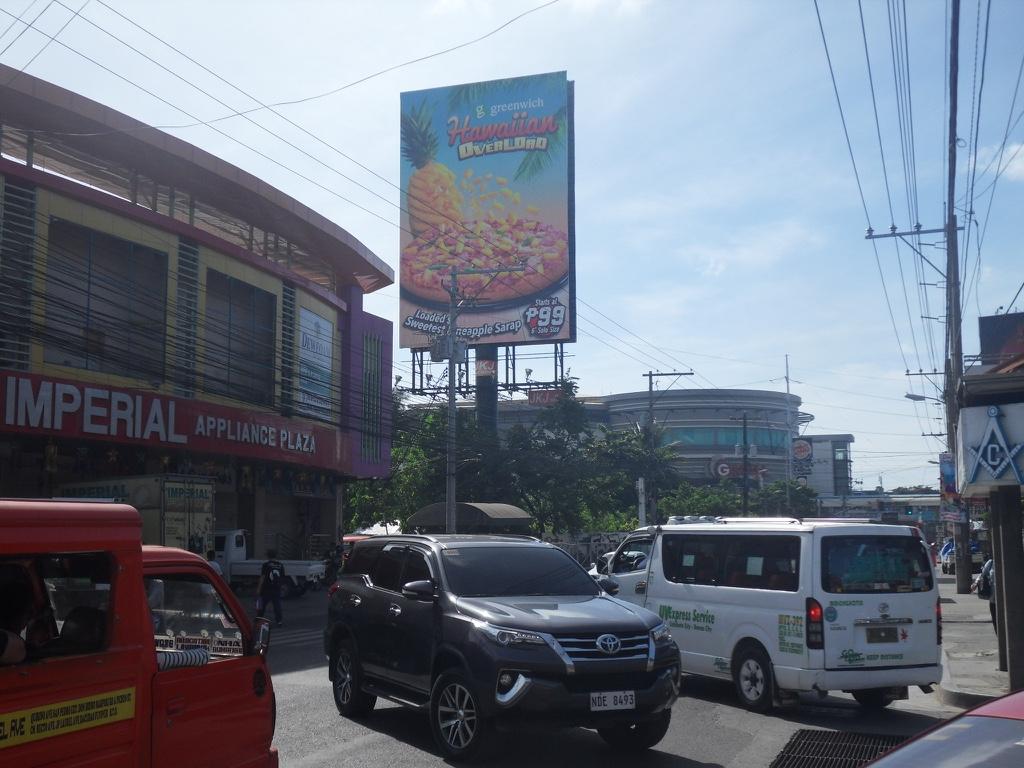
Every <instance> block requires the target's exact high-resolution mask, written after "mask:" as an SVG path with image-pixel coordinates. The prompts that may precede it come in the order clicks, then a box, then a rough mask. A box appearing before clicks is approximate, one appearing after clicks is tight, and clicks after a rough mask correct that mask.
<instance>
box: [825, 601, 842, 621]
mask: <svg viewBox="0 0 1024 768" xmlns="http://www.w3.org/2000/svg"><path fill="white" fill-rule="evenodd" d="M838 618H839V611H837V610H836V607H835V606H834V605H830V606H829V607H828V608H826V609H825V621H827V622H829V623H830V624H831V623H832V622H833V621H835V620H836V619H838Z"/></svg>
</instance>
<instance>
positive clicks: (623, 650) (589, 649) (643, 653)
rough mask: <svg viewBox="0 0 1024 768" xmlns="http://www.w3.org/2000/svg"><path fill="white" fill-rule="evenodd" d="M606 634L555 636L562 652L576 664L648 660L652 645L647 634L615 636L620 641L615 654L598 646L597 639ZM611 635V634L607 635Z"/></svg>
mask: <svg viewBox="0 0 1024 768" xmlns="http://www.w3.org/2000/svg"><path fill="white" fill-rule="evenodd" d="M605 634H606V633H601V634H597V633H587V634H575V635H555V640H557V641H558V644H559V645H560V646H562V650H563V651H565V653H566V655H567V656H568V657H569V658H570V659H572V660H573V661H574V662H577V661H612V660H617V661H621V660H623V659H646V658H647V653H648V648H649V644H650V640H649V637H648V635H647V634H646V633H644V634H642V635H614V636H615V637H616V638H618V640H619V643H620V645H619V649H618V651H616V652H615V653H606V652H605V651H603V650H602V649H601V648H600V646H598V643H597V639H598V638H599V637H603V636H604V635H605ZM607 634H611V633H607Z"/></svg>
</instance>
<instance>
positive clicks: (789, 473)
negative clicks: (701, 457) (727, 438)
mask: <svg viewBox="0 0 1024 768" xmlns="http://www.w3.org/2000/svg"><path fill="white" fill-rule="evenodd" d="M790 405H791V403H790V402H789V355H788V354H787V355H786V514H787V515H792V514H793V503H792V500H791V499H790V498H789V484H790V483H792V482H793V417H792V411H790ZM744 442H746V440H744Z"/></svg>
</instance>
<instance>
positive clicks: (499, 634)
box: [476, 622, 547, 647]
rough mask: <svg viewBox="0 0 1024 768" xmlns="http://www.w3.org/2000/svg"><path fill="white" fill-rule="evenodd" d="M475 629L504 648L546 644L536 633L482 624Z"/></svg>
mask: <svg viewBox="0 0 1024 768" xmlns="http://www.w3.org/2000/svg"><path fill="white" fill-rule="evenodd" d="M476 628H477V629H479V630H480V631H481V632H483V633H484V634H485V635H487V636H488V637H489V638H491V640H493V641H494V642H496V643H497V644H498V645H503V646H506V647H508V646H512V645H515V646H522V645H546V644H547V641H546V640H545V639H544V638H543V637H542V636H541V635H539V634H537V633H536V632H524V631H523V630H521V629H508V628H506V627H496V626H494V625H493V624H485V623H483V622H480V623H478V624H477V625H476Z"/></svg>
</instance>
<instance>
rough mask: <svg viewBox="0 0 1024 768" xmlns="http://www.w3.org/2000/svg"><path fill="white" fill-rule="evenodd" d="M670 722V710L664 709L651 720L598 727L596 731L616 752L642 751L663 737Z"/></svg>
mask: <svg viewBox="0 0 1024 768" xmlns="http://www.w3.org/2000/svg"><path fill="white" fill-rule="evenodd" d="M671 723H672V710H671V709H666V710H665V711H664V712H662V713H661V714H660V715H658V716H657V717H656V718H654V719H653V720H644V721H642V722H639V723H631V724H629V725H615V726H612V727H609V728H598V729H597V733H598V735H599V736H600V737H601V738H602V739H604V740H605V743H606V744H607V745H608V746H609V747H611V748H612V749H614V750H616V751H618V752H642V751H643V750H645V749H650V748H651V747H653V746H654V745H655V744H657V743H658V742H659V741H661V740H662V739H663V738H665V734H666V733H668V727H669V725H670V724H671Z"/></svg>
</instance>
